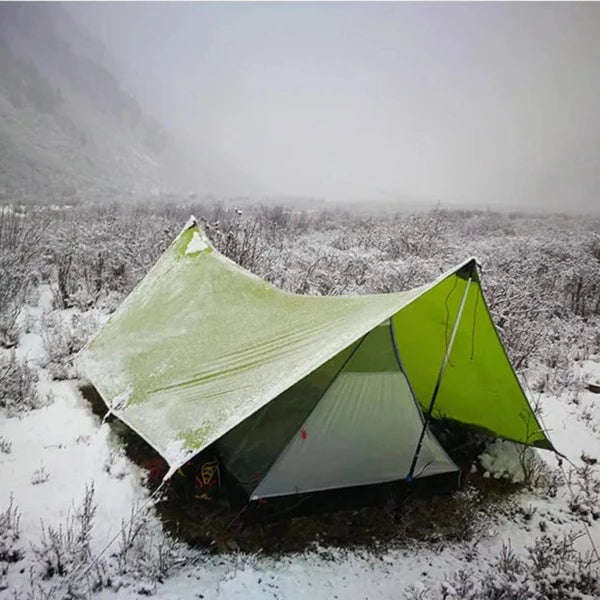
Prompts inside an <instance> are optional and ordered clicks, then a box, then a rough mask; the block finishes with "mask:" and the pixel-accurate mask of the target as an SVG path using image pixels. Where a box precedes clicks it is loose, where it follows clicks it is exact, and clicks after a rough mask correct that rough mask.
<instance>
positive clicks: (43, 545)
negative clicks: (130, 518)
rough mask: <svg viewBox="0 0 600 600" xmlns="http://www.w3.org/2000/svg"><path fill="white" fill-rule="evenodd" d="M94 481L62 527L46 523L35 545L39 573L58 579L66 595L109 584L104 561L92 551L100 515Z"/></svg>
mask: <svg viewBox="0 0 600 600" xmlns="http://www.w3.org/2000/svg"><path fill="white" fill-rule="evenodd" d="M96 508H97V506H96V504H95V501H94V485H93V484H92V485H91V486H89V487H88V486H86V488H85V494H84V497H83V501H82V503H81V505H80V506H78V507H76V508H74V509H73V510H72V511H69V514H68V515H67V519H66V522H65V523H64V525H59V526H58V528H55V527H52V526H49V525H48V526H46V525H44V524H43V523H42V535H41V537H40V541H39V544H37V545H34V546H33V552H34V554H35V556H36V558H37V564H38V568H39V569H41V570H40V571H38V575H39V576H41V577H42V579H45V580H49V579H56V580H57V583H56V586H58V588H59V589H60V590H61V593H62V594H63V597H68V598H80V597H85V598H86V597H88V592H89V590H98V589H100V588H102V587H103V586H105V585H106V584H107V580H106V578H105V575H104V567H105V565H104V563H103V562H102V561H101V560H96V559H95V558H94V556H93V555H92V550H91V541H92V529H93V527H94V518H95V515H96Z"/></svg>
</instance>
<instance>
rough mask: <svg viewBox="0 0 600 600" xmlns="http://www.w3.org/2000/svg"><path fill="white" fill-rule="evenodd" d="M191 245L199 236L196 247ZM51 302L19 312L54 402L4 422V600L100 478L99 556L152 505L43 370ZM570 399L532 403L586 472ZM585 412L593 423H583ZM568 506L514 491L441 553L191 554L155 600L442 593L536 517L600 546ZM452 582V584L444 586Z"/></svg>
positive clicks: (516, 461) (498, 446)
mask: <svg viewBox="0 0 600 600" xmlns="http://www.w3.org/2000/svg"><path fill="white" fill-rule="evenodd" d="M200 241H201V242H202V240H201V239H200ZM192 243H194V239H192V242H190V246H191V245H192ZM202 243H204V242H202ZM195 248H197V246H195ZM189 249H190V248H189V246H188V250H189ZM192 251H193V252H197V251H201V250H192ZM51 303H52V291H51V289H50V288H49V287H47V286H42V288H41V293H40V296H39V301H38V303H37V305H36V306H30V307H27V310H26V311H24V314H23V316H22V319H23V324H25V322H26V320H27V319H30V320H31V323H32V326H31V327H28V328H27V329H28V332H27V333H22V334H21V336H20V339H19V344H18V346H17V348H16V354H17V357H18V358H19V359H22V360H26V361H28V362H29V363H30V365H33V366H36V368H38V372H39V386H40V391H41V393H42V394H44V395H47V394H50V395H51V396H52V397H53V398H54V401H53V403H52V404H50V405H48V406H45V407H43V408H40V409H38V410H35V411H32V412H30V413H28V414H26V415H24V416H21V417H19V418H11V419H8V418H5V416H4V415H0V438H4V439H6V440H8V441H9V442H10V443H11V444H12V449H11V452H10V453H9V454H3V453H0V481H2V482H4V483H3V485H2V489H1V491H0V512H1V511H3V510H5V509H6V507H7V506H8V503H9V497H10V495H11V493H12V494H13V495H14V502H15V505H16V506H18V508H19V510H20V511H21V520H20V523H21V537H20V540H19V544H20V547H21V548H22V549H23V551H24V553H25V557H24V559H23V560H22V561H20V562H19V563H15V565H11V568H10V569H9V575H8V588H7V590H5V591H0V597H2V598H4V597H5V596H2V594H7V595H6V597H12V593H13V591H14V590H17V589H19V588H22V589H27V585H28V581H29V567H30V566H35V564H36V563H35V556H34V555H33V553H32V551H31V548H32V546H33V545H36V544H39V540H40V535H41V532H42V527H43V526H44V525H46V526H47V525H52V526H54V527H58V526H59V525H60V524H61V523H64V522H65V519H66V518H67V516H68V514H69V512H71V511H72V510H73V506H74V505H75V504H76V503H79V502H80V501H81V499H82V497H83V494H84V491H85V488H86V485H89V484H91V483H92V482H94V485H95V500H96V502H97V505H98V509H97V510H98V512H97V516H96V519H95V526H94V530H93V544H92V550H93V552H94V554H95V555H98V554H99V553H100V552H101V551H102V550H103V549H104V548H105V547H106V545H107V543H108V542H109V541H110V540H112V539H113V538H114V536H115V535H116V534H117V533H118V532H119V530H120V528H121V526H122V522H123V521H127V520H128V519H129V517H130V514H131V509H132V507H133V506H136V505H138V504H139V503H143V502H146V501H147V499H148V492H147V489H146V488H145V487H144V486H143V484H142V473H141V471H140V469H139V468H138V467H136V466H135V465H134V464H133V463H132V462H131V461H129V459H127V457H126V456H125V455H124V453H123V451H122V448H121V446H120V442H119V439H118V438H117V437H116V435H115V434H114V433H113V432H112V431H111V427H110V425H109V424H108V423H102V421H101V419H100V418H99V417H98V416H96V415H94V414H93V413H92V411H91V408H90V406H89V404H88V402H87V401H86V400H85V399H84V398H83V397H82V396H81V393H80V392H79V390H78V382H77V381H75V380H67V381H53V380H51V378H50V376H49V374H48V372H47V370H46V369H44V368H43V367H42V365H43V364H44V362H45V349H44V344H43V341H42V338H41V335H40V332H39V327H36V325H39V323H40V322H41V320H42V318H43V316H44V314H46V313H47V312H48V311H50V309H51ZM67 312H68V311H63V313H65V314H66V313H67ZM25 313H27V317H26V316H25ZM0 352H3V351H2V350H0ZM581 369H582V371H584V372H585V373H586V379H594V380H599V379H600V359H599V358H598V357H592V358H591V359H590V360H588V361H585V362H584V364H583V365H582V367H581ZM568 394H569V392H565V393H564V394H556V395H553V394H550V393H544V394H541V395H539V396H538V397H536V398H532V400H534V399H535V400H539V402H540V405H541V406H542V408H543V414H542V423H543V426H544V427H545V428H546V429H547V430H548V432H549V435H550V438H551V440H552V442H553V443H554V445H555V446H556V448H557V449H558V450H559V451H560V452H562V453H564V454H565V455H566V456H567V457H568V460H569V461H572V463H573V465H576V466H582V465H584V461H583V460H582V454H583V455H584V456H589V457H594V458H600V435H599V431H600V399H599V397H598V395H596V394H593V393H591V392H588V391H586V390H584V389H583V390H579V393H578V403H577V404H575V403H573V402H570V401H569V399H568ZM584 413H585V414H586V415H589V417H585V418H582V416H581V415H582V414H584ZM172 451H173V453H177V452H179V451H180V448H176V447H173V448H172ZM527 452H528V453H531V454H532V455H533V456H534V457H539V459H540V460H541V461H542V462H543V463H545V464H546V465H547V467H548V469H552V470H556V468H557V458H556V456H555V455H554V454H552V453H551V452H537V451H532V450H527ZM522 458H523V449H522V448H521V447H520V446H518V445H515V444H512V443H510V442H504V441H499V440H497V441H493V442H491V443H490V444H489V445H488V446H487V448H486V449H485V451H484V452H483V453H482V454H481V456H480V459H479V465H480V468H481V469H483V470H484V472H485V473H487V474H489V475H488V476H489V477H492V478H507V479H510V480H511V481H513V482H522V481H523V480H524V478H525V473H524V471H523V463H522ZM563 467H564V468H565V469H566V470H567V471H568V470H569V469H571V468H573V467H572V465H571V464H570V463H569V462H565V463H564V465H563ZM42 468H43V471H44V472H45V473H47V475H48V478H47V479H46V480H45V481H42V482H40V483H39V484H37V485H33V484H32V477H33V476H34V474H35V473H36V472H38V471H40V470H42ZM474 468H476V467H474ZM42 479H43V477H42ZM573 481H574V482H575V479H573ZM575 491H576V492H577V489H575ZM571 500H572V497H571V495H570V492H569V490H568V489H567V488H566V487H565V486H564V485H560V486H559V489H558V492H557V494H556V496H554V497H553V496H551V495H548V496H547V497H546V496H541V495H540V494H539V493H536V492H522V493H518V494H515V496H514V511H515V513H514V515H507V514H504V513H502V514H499V515H498V516H497V518H495V519H494V520H493V522H489V523H487V524H486V530H485V531H484V532H483V534H482V536H481V539H480V540H479V543H478V544H477V546H476V550H475V549H474V546H473V544H472V543H469V542H456V543H445V544H441V545H437V546H436V545H432V544H426V543H418V542H415V541H411V542H407V543H406V544H405V545H404V546H402V547H400V548H395V549H379V550H378V549H376V548H375V549H372V550H365V549H360V548H356V549H351V550H344V549H339V548H323V547H321V546H319V545H318V544H316V543H315V544H314V545H313V547H312V548H311V549H309V550H307V551H305V552H303V553H300V554H291V555H284V556H280V557H272V556H263V555H262V554H254V555H248V554H242V553H231V554H228V555H212V554H208V553H206V552H204V551H200V550H194V551H192V552H191V554H190V558H189V560H188V561H187V563H186V565H185V566H183V567H182V568H179V569H178V570H177V571H176V572H175V573H174V574H173V575H172V576H171V577H170V578H168V579H167V580H166V581H165V582H164V583H162V584H159V585H158V586H157V587H156V590H155V597H156V598H158V599H164V600H175V599H179V598H206V599H212V598H227V599H230V598H231V599H235V598H240V599H242V598H244V599H249V600H253V599H258V598H274V599H279V598H285V599H286V600H287V599H289V600H300V599H302V600H303V599H304V598H306V597H307V596H310V597H311V598H314V599H315V600H319V599H321V598H322V599H327V600H329V599H332V598H340V599H342V598H343V599H348V600H359V599H363V598H369V599H373V600H375V599H381V600H387V599H392V598H393V599H396V598H402V597H403V596H402V594H403V591H405V590H407V589H408V588H409V586H411V585H414V586H416V588H421V589H422V590H423V593H426V592H425V590H426V589H427V587H428V586H432V587H435V586H438V587H439V586H440V585H441V584H442V583H443V582H444V581H445V580H446V579H447V578H448V576H449V574H450V573H453V572H455V571H457V570H458V569H461V568H464V567H465V565H466V564H468V565H469V566H470V567H471V568H473V569H474V570H476V571H479V572H484V571H485V569H486V568H487V567H488V566H489V564H490V561H491V559H492V557H493V556H496V555H497V554H498V552H499V550H500V549H501V546H502V543H503V542H505V541H506V540H510V541H511V546H512V547H513V549H515V551H516V552H522V551H523V548H525V547H526V546H527V545H530V544H531V543H532V541H533V540H534V539H535V536H536V534H537V533H538V532H539V528H540V523H541V522H544V523H546V526H547V527H549V528H550V530H551V531H553V532H556V533H562V532H566V531H571V530H575V531H579V532H581V533H582V534H583V535H582V537H580V538H579V540H578V541H577V547H578V549H579V550H580V551H581V552H584V553H585V552H589V551H590V541H589V538H588V537H587V533H588V532H589V535H591V536H592V539H594V540H595V541H596V543H598V542H600V521H594V520H590V521H589V522H587V524H585V525H584V524H583V522H582V521H580V520H578V519H577V518H576V517H575V516H573V515H572V514H571V512H570V511H569V503H570V502H571ZM523 514H527V515H528V516H527V518H523V517H522V515H523ZM515 515H516V516H515ZM150 517H151V519H152V520H153V523H154V526H155V527H156V528H157V531H158V530H159V523H158V519H157V517H155V516H154V514H153V513H152V512H151V515H150ZM41 520H42V521H43V523H42V522H41ZM111 549H112V548H111ZM110 552H111V550H109V551H108V552H107V553H106V554H105V556H106V555H110ZM21 571H22V572H21ZM134 583H135V582H134ZM134 583H131V584H129V585H124V587H121V588H120V589H119V590H118V592H117V593H115V591H114V590H113V589H109V588H107V589H104V590H102V591H101V592H99V593H98V594H97V597H98V598H101V599H102V600H114V599H115V598H124V599H125V600H128V599H130V598H131V600H133V599H134V598H139V595H138V590H139V589H140V588H139V586H136V585H134ZM451 587H452V586H451V585H450V584H447V589H448V590H451ZM152 591H154V590H152ZM423 597H425V596H423Z"/></svg>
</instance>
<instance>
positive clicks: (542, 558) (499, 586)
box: [481, 534, 600, 600]
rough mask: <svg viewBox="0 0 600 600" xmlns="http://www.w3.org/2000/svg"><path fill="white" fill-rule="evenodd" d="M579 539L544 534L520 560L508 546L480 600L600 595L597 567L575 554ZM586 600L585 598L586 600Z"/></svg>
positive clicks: (549, 599)
mask: <svg viewBox="0 0 600 600" xmlns="http://www.w3.org/2000/svg"><path fill="white" fill-rule="evenodd" d="M576 538H577V536H575V535H570V536H565V537H563V538H560V537H558V536H551V535H548V534H543V535H541V536H540V537H538V538H537V539H536V540H535V543H534V544H533V545H532V546H530V547H528V548H527V556H525V557H519V556H517V555H516V554H515V553H514V552H513V551H512V550H511V548H510V546H507V545H505V546H504V547H503V550H502V553H501V555H500V556H499V557H498V558H497V559H496V561H495V562H494V563H492V568H491V570H490V571H489V572H488V574H487V577H485V579H484V580H483V582H482V592H481V594H482V595H481V598H483V599H486V600H487V599H489V600H493V599H496V598H508V599H510V598H514V599H520V598H523V599H527V600H569V599H572V600H575V599H580V598H582V595H584V594H588V595H589V597H591V598H594V597H597V596H598V594H599V593H600V578H599V574H598V571H597V566H594V565H593V563H592V561H587V560H585V559H583V558H582V557H581V555H580V554H579V553H578V552H577V551H576V550H575V548H574V542H575V540H576ZM583 597H585V596H583Z"/></svg>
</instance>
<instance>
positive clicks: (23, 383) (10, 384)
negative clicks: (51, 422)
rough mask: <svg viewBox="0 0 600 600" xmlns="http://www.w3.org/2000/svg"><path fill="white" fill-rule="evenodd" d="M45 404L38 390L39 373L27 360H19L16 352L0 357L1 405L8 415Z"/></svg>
mask: <svg viewBox="0 0 600 600" xmlns="http://www.w3.org/2000/svg"><path fill="white" fill-rule="evenodd" d="M44 404H45V402H44V399H43V398H42V397H41V395H40V393H39V390H38V374H37V372H36V371H35V369H32V368H31V367H29V365H28V364H27V363H26V362H25V361H19V360H17V358H16V356H15V354H14V352H11V354H10V356H9V357H8V358H6V357H4V358H2V357H0V407H3V408H6V411H7V414H8V416H9V417H10V416H15V415H18V414H20V413H23V412H27V411H30V410H32V409H35V408H40V407H42V406H43V405H44Z"/></svg>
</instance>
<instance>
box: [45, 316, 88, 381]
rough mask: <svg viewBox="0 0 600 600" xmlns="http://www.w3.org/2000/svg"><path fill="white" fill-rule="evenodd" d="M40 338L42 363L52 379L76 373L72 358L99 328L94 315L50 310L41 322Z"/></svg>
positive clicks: (63, 377)
mask: <svg viewBox="0 0 600 600" xmlns="http://www.w3.org/2000/svg"><path fill="white" fill-rule="evenodd" d="M43 326H44V328H43V331H42V340H43V343H44V349H45V350H46V356H47V359H46V362H45V364H44V366H45V367H46V368H47V369H48V370H49V371H50V374H51V375H52V377H53V378H54V379H71V378H73V377H75V376H76V373H75V369H74V367H73V358H74V356H75V354H77V352H79V351H80V350H81V349H82V348H83V347H84V346H85V344H86V343H87V341H88V340H89V339H90V337H91V336H92V335H94V333H96V331H97V330H98V327H99V323H98V320H97V318H96V317H95V316H94V315H93V314H91V313H83V314H79V313H71V314H69V315H67V316H65V315H63V314H61V313H52V314H50V315H48V316H47V317H45V319H44V322H43Z"/></svg>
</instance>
